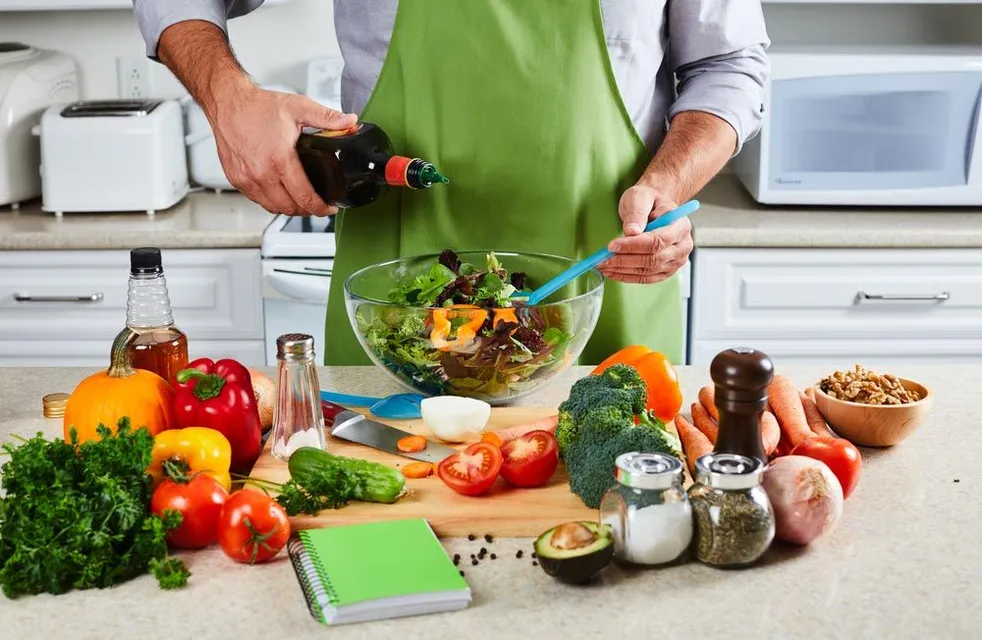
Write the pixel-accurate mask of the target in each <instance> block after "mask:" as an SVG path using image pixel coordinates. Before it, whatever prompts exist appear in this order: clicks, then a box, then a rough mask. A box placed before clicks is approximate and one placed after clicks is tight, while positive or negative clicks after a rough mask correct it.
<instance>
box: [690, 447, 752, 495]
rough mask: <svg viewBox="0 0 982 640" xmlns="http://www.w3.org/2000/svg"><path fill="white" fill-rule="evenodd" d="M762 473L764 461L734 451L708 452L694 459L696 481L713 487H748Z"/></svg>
mask: <svg viewBox="0 0 982 640" xmlns="http://www.w3.org/2000/svg"><path fill="white" fill-rule="evenodd" d="M763 474H764V463H762V462H761V461H760V460H757V459H756V458H748V457H746V456H741V455H737V454H735V453H710V454H707V455H704V456H702V457H701V458H699V459H698V460H696V482H698V483H699V484H704V485H706V486H709V487H712V488H714V489H724V490H727V489H734V490H736V489H750V488H752V487H756V486H757V485H759V484H760V481H761V478H762V476H763Z"/></svg>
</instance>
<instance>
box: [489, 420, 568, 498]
mask: <svg viewBox="0 0 982 640" xmlns="http://www.w3.org/2000/svg"><path fill="white" fill-rule="evenodd" d="M501 456H502V458H503V460H502V463H501V477H502V478H504V479H505V480H507V481H508V482H510V483H511V484H513V485H515V486H516V487H541V486H542V485H544V484H545V483H547V482H549V478H551V477H552V474H554V473H556V467H557V466H559V447H558V445H557V444H556V439H555V438H554V437H553V435H552V434H551V433H549V432H548V431H529V432H528V433H526V434H525V435H523V436H520V437H518V438H515V439H514V440H509V441H508V442H506V443H505V444H504V445H503V446H502V447H501Z"/></svg>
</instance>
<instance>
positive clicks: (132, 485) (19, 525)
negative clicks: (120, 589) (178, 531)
mask: <svg viewBox="0 0 982 640" xmlns="http://www.w3.org/2000/svg"><path fill="white" fill-rule="evenodd" d="M98 433H99V436H100V439H99V440H92V441H87V442H84V443H82V444H80V445H79V444H78V438H77V435H76V434H75V431H74V429H73V430H72V432H71V442H65V441H64V440H60V439H58V440H54V441H48V440H45V439H44V437H43V436H42V435H41V434H40V433H38V434H37V435H36V436H35V437H33V438H31V439H30V440H25V441H24V442H23V444H21V445H20V446H18V447H13V446H11V444H9V443H8V444H4V445H3V447H2V449H3V451H5V452H6V453H7V454H9V455H10V459H9V460H8V461H7V462H6V463H4V465H3V466H2V467H0V473H2V484H3V489H4V491H5V492H6V495H5V496H4V497H3V498H0V587H2V588H3V592H4V594H5V595H7V597H10V598H13V597H16V596H19V595H25V594H37V593H44V592H47V593H52V594H59V593H64V592H66V591H68V590H70V589H90V588H92V587H99V588H104V587H109V586H112V585H115V584H118V583H120V582H125V581H126V580H130V579H132V578H135V577H136V576H139V575H141V574H144V573H147V572H148V571H151V572H153V574H154V576H156V578H157V581H158V583H159V584H160V586H161V588H164V589H172V588H177V587H183V586H184V585H185V584H186V583H187V579H188V576H189V575H190V573H189V572H188V570H187V568H186V567H185V566H184V564H183V563H182V562H181V561H180V560H178V559H176V558H168V557H167V542H166V539H165V537H166V534H167V531H168V530H169V529H171V528H174V527H177V526H179V525H180V523H181V515H180V514H179V513H177V512H167V513H166V514H165V516H164V518H163V519H161V518H158V517H156V516H154V515H152V514H151V513H150V497H151V494H152V491H151V478H150V476H149V475H148V474H147V467H148V466H149V465H150V461H151V457H152V451H153V436H152V435H151V434H150V432H149V431H148V430H147V429H146V428H140V429H137V430H135V431H134V430H131V429H130V421H129V418H122V419H120V421H119V424H118V429H117V432H116V434H115V435H113V433H112V431H111V430H110V429H108V428H107V427H105V426H104V425H99V428H98Z"/></svg>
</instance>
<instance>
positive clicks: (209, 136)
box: [180, 84, 296, 191]
mask: <svg viewBox="0 0 982 640" xmlns="http://www.w3.org/2000/svg"><path fill="white" fill-rule="evenodd" d="M262 88H264V89H269V90H271V91H282V92H284V93H296V91H294V90H293V89H291V88H290V87H286V86H283V85H278V84H270V85H262ZM180 104H181V109H182V110H183V113H184V131H185V135H184V144H185V146H186V147H187V165H188V175H189V176H190V178H191V181H192V182H194V183H195V184H197V185H201V186H202V187H205V188H208V189H214V190H215V191H235V187H234V186H232V183H231V182H229V181H228V178H227V177H225V170H224V169H223V168H222V163H221V161H220V160H219V158H218V146H217V145H216V144H215V135H214V133H212V130H211V124H209V122H208V118H207V117H205V112H204V111H203V110H202V109H201V106H200V105H199V104H198V103H197V102H195V101H194V99H193V98H191V96H189V95H185V96H184V97H182V98H181V99H180Z"/></svg>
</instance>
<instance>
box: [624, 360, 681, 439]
mask: <svg viewBox="0 0 982 640" xmlns="http://www.w3.org/2000/svg"><path fill="white" fill-rule="evenodd" d="M631 366H632V367H634V368H635V369H637V370H638V373H639V374H641V377H642V378H643V379H644V381H645V383H646V384H647V386H648V409H651V410H652V411H654V412H655V415H656V416H658V417H659V418H660V419H661V420H663V421H665V422H669V421H671V420H672V419H674V418H675V416H676V415H677V414H678V412H679V409H681V408H682V390H681V388H679V377H678V374H677V373H676V372H675V367H673V366H672V361H671V360H669V359H668V357H666V356H665V355H664V354H662V353H658V352H657V351H652V352H651V353H649V354H647V355H644V356H641V358H640V359H638V360H635V361H634V362H632V363H631Z"/></svg>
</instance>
